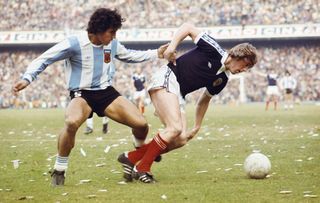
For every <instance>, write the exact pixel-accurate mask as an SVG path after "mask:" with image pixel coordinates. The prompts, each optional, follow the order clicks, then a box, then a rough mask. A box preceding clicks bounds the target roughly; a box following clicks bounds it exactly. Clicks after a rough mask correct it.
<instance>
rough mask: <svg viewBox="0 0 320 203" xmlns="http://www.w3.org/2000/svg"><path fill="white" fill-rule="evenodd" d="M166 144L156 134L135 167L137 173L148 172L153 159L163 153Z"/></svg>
mask: <svg viewBox="0 0 320 203" xmlns="http://www.w3.org/2000/svg"><path fill="white" fill-rule="evenodd" d="M167 145H168V143H167V142H166V141H164V140H163V139H162V138H161V137H160V135H159V134H157V135H156V136H155V137H154V138H153V139H152V141H151V142H150V144H149V147H148V149H147V151H146V153H145V155H144V156H143V158H142V159H141V161H140V163H139V164H138V165H137V170H138V171H143V172H150V169H151V165H152V163H153V161H154V159H155V158H156V157H157V156H159V155H160V154H161V153H163V152H164V151H165V149H166V148H167Z"/></svg>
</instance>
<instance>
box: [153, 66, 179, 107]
mask: <svg viewBox="0 0 320 203" xmlns="http://www.w3.org/2000/svg"><path fill="white" fill-rule="evenodd" d="M149 84H150V85H149V86H148V88H147V90H148V92H149V91H150V90H153V89H159V88H165V89H166V90H167V92H171V93H173V94H175V95H177V97H178V98H179V104H180V108H181V105H182V106H184V105H185V100H184V99H183V98H182V95H181V93H180V85H179V83H178V81H177V77H176V76H175V74H174V73H173V72H172V70H171V69H170V68H169V67H168V66H167V65H163V66H161V67H160V68H159V70H157V72H156V73H155V74H153V76H152V78H151V81H150V83H149Z"/></svg>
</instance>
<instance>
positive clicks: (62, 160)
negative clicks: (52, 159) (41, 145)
mask: <svg viewBox="0 0 320 203" xmlns="http://www.w3.org/2000/svg"><path fill="white" fill-rule="evenodd" d="M68 159H69V157H63V156H59V155H58V156H57V158H56V163H55V164H54V167H53V168H54V169H55V170H57V171H65V170H67V168H68Z"/></svg>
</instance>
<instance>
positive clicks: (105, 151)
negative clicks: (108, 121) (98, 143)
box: [104, 145, 111, 154]
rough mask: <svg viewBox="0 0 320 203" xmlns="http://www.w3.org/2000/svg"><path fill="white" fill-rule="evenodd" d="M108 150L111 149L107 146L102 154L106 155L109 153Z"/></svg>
mask: <svg viewBox="0 0 320 203" xmlns="http://www.w3.org/2000/svg"><path fill="white" fill-rule="evenodd" d="M110 149H111V147H110V146H108V145H107V146H106V148H105V149H104V153H106V154H107V153H108V152H109V151H110Z"/></svg>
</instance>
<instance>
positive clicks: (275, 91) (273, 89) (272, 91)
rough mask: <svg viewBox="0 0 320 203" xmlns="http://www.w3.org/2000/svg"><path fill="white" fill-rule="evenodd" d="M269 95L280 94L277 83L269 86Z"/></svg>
mask: <svg viewBox="0 0 320 203" xmlns="http://www.w3.org/2000/svg"><path fill="white" fill-rule="evenodd" d="M267 95H277V96H279V95H280V92H279V88H278V86H276V85H272V86H268V88H267Z"/></svg>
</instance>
